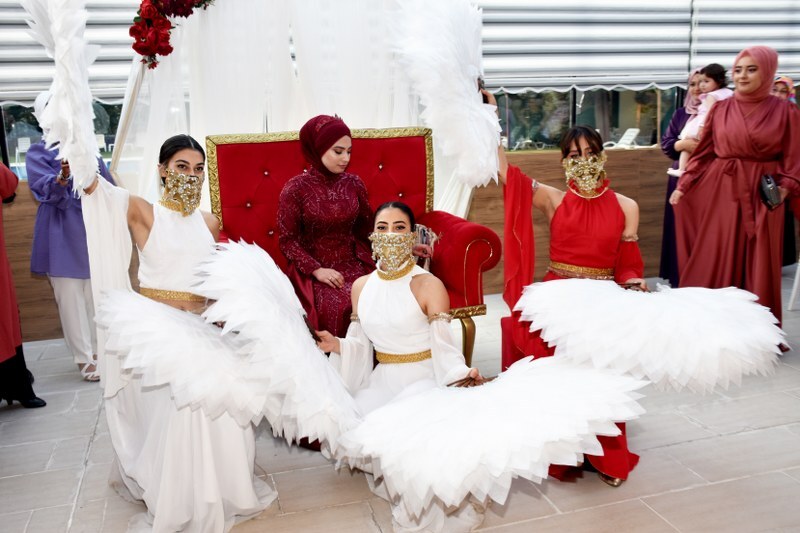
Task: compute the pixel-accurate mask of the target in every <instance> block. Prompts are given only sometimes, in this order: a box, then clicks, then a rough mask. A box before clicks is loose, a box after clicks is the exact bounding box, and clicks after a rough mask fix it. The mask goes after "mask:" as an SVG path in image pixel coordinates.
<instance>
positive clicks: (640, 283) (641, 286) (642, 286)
mask: <svg viewBox="0 0 800 533" xmlns="http://www.w3.org/2000/svg"><path fill="white" fill-rule="evenodd" d="M624 285H628V286H629V287H630V288H631V289H633V290H641V291H644V292H648V288H647V282H646V281H645V280H643V279H642V278H631V279H629V280H627V281H626V282H625V283H624ZM636 287H638V289H637V288H636Z"/></svg>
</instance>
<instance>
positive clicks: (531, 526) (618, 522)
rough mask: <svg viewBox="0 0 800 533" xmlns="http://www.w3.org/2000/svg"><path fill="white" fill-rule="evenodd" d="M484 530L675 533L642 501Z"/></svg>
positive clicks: (539, 532)
mask: <svg viewBox="0 0 800 533" xmlns="http://www.w3.org/2000/svg"><path fill="white" fill-rule="evenodd" d="M487 531H492V532H497V533H531V532H534V531H535V532H536V533H548V532H552V533H565V532H569V533H622V532H625V533H627V532H636V533H675V531H676V530H675V528H673V527H671V526H670V525H669V524H668V523H667V522H665V521H664V520H663V519H662V518H660V517H659V516H658V515H657V514H656V513H654V512H653V511H652V510H651V509H649V508H648V507H647V506H646V505H644V504H643V503H642V502H640V501H638V500H636V501H630V502H624V503H618V504H615V505H606V506H603V507H596V508H594V509H587V510H585V511H579V512H575V513H569V514H562V515H555V516H548V517H546V518H540V519H538V520H529V521H526V522H518V523H516V524H511V525H507V526H500V527H497V528H492V529H489V530H487Z"/></svg>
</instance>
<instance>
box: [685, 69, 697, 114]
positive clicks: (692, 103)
mask: <svg viewBox="0 0 800 533" xmlns="http://www.w3.org/2000/svg"><path fill="white" fill-rule="evenodd" d="M698 74H700V68H696V69H694V70H693V71H691V72H690V73H689V80H688V81H687V82H686V97H685V98H684V99H683V108H684V109H685V110H686V113H688V114H689V115H696V114H697V110H698V109H699V108H700V98H698V97H697V96H694V95H692V91H691V89H690V88H689V85H691V84H692V78H694V77H695V76H697V75H698Z"/></svg>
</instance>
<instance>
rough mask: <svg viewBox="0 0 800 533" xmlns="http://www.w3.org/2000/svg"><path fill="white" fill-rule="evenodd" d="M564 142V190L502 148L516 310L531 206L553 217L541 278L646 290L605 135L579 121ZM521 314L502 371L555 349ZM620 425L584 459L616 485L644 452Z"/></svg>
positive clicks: (565, 470) (629, 211) (526, 270)
mask: <svg viewBox="0 0 800 533" xmlns="http://www.w3.org/2000/svg"><path fill="white" fill-rule="evenodd" d="M560 146H561V154H562V157H563V159H562V162H563V164H564V168H565V170H566V178H567V190H566V192H565V191H562V190H559V189H556V188H555V187H550V186H549V185H545V184H543V183H538V182H537V181H536V180H533V179H531V178H529V177H528V176H526V175H525V174H523V173H522V172H521V171H520V169H519V168H517V167H515V166H513V165H509V164H508V161H507V160H506V157H505V153H504V152H503V149H502V147H501V148H500V149H499V151H500V171H499V175H500V179H501V181H502V182H503V183H504V184H505V189H504V197H505V203H506V205H505V210H506V226H505V229H506V239H507V240H506V245H505V246H504V249H505V250H506V251H508V250H509V249H511V248H514V249H517V248H518V249H519V250H520V254H519V255H511V256H509V255H507V256H506V263H507V266H506V280H505V282H506V293H505V294H504V297H505V298H506V301H507V302H508V301H509V300H513V301H511V303H510V304H509V305H510V306H511V307H512V308H513V305H514V303H516V300H517V299H518V298H519V296H520V295H521V293H522V287H523V286H525V285H527V284H529V283H531V282H532V277H533V253H534V250H533V233H532V229H531V228H532V224H531V219H530V215H529V213H530V212H531V207H535V208H537V209H539V210H540V211H542V212H543V213H544V214H545V215H546V216H547V218H548V220H549V221H550V266H549V268H548V271H547V274H546V275H545V277H544V280H543V281H550V280H554V279H564V278H589V279H603V280H615V281H616V282H617V283H620V284H630V285H632V286H636V287H639V288H642V289H644V288H646V284H645V281H644V279H643V275H644V263H643V262H642V256H641V253H640V252H639V246H638V244H637V243H636V240H637V231H638V226H639V207H638V206H637V204H636V202H635V201H633V200H631V199H630V198H627V197H625V196H622V195H621V194H618V193H615V192H614V191H613V190H612V189H611V188H609V181H608V179H606V174H605V171H604V170H603V163H604V162H605V158H606V157H605V154H604V153H603V139H602V138H601V137H600V135H599V134H598V133H597V132H596V131H595V130H594V129H593V128H591V127H589V126H574V127H572V128H571V129H570V130H569V131H567V133H566V134H565V135H564V137H563V138H562V140H561V143H560ZM508 239H514V242H512V243H510V242H509V241H508ZM509 273H511V275H509ZM518 315H519V314H518V313H514V316H512V317H509V319H504V321H506V322H507V324H506V326H507V329H508V330H510V333H513V334H512V335H510V340H511V342H509V343H508V344H513V346H509V345H508V344H507V345H505V346H504V353H503V368H507V367H508V366H509V365H511V364H512V363H513V362H514V361H516V360H518V359H520V358H522V357H524V356H527V355H533V356H534V358H538V357H548V356H551V355H553V354H554V351H555V350H554V348H553V347H550V346H548V345H547V343H545V342H544V341H543V340H542V339H541V337H540V336H539V332H536V333H531V332H530V331H529V327H530V323H529V322H521V321H519V320H518ZM504 334H505V333H504ZM505 343H506V340H505V339H504V344H505ZM617 425H618V426H619V428H620V430H621V434H620V435H618V436H616V437H599V440H600V443H601V444H602V446H603V455H602V456H590V455H587V456H586V461H587V463H589V464H586V467H587V468H589V465H591V467H593V468H594V469H595V470H597V472H598V474H599V476H600V478H601V479H602V480H603V481H604V482H605V483H607V484H609V485H611V486H612V487H618V486H619V485H621V484H622V483H623V482H624V481H625V480H626V479H627V478H628V474H629V473H630V471H631V470H633V468H634V467H635V466H636V464H637V463H638V462H639V456H638V455H636V454H633V453H631V452H630V451H628V442H627V438H626V435H625V424H617ZM571 470H573V468H570V467H563V466H551V467H550V475H552V476H553V477H555V478H557V479H566V478H571V477H573V476H574V475H575V474H576V472H572V471H571Z"/></svg>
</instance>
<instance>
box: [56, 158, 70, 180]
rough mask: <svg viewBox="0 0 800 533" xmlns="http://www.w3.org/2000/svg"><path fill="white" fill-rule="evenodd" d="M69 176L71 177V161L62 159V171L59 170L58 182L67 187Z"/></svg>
mask: <svg viewBox="0 0 800 533" xmlns="http://www.w3.org/2000/svg"><path fill="white" fill-rule="evenodd" d="M69 177H70V171H69V161H67V160H65V159H63V160H61V172H59V173H58V175H57V176H56V183H58V184H59V185H61V186H62V187H66V186H67V185H69Z"/></svg>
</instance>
